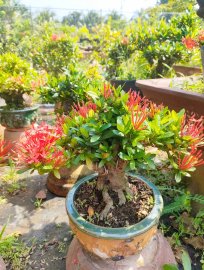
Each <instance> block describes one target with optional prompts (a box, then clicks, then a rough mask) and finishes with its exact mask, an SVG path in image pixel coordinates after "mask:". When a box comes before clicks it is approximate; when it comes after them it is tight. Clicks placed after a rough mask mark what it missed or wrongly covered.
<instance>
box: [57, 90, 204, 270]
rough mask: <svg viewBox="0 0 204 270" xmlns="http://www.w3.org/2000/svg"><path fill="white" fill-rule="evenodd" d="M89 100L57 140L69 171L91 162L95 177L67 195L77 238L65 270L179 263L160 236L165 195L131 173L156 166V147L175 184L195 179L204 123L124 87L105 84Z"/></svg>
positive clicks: (66, 122)
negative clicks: (192, 174)
mask: <svg viewBox="0 0 204 270" xmlns="http://www.w3.org/2000/svg"><path fill="white" fill-rule="evenodd" d="M88 94H89V96H90V99H89V101H88V102H87V103H85V104H84V103H82V104H78V105H77V106H75V109H74V110H73V111H72V112H71V113H70V117H68V118H67V119H66V120H65V123H64V124H63V130H64V136H63V137H62V138H61V140H60V142H59V144H60V145H61V146H62V147H63V148H64V149H66V151H65V155H66V159H67V164H66V165H67V166H72V165H73V164H74V165H77V164H81V163H82V164H83V163H85V164H86V165H87V166H88V167H89V168H92V169H93V170H94V171H96V172H97V173H96V174H93V175H91V176H88V177H85V178H84V179H81V180H80V181H79V182H77V183H76V184H75V185H74V187H73V188H72V189H71V190H70V191H69V193H68V197H67V203H66V207H67V212H68V216H69V224H70V226H71V228H72V230H73V232H74V233H75V235H76V238H77V240H76V238H75V240H74V241H73V242H72V244H71V246H70V249H69V252H68V255H67V269H69V270H72V269H89V270H90V269H96V268H94V267H96V266H97V267H98V269H112V268H113V265H114V266H115V267H118V268H116V269H120V267H122V266H123V267H124V268H123V269H129V268H130V267H132V268H131V269H139V268H138V267H139V266H143V267H145V266H146V267H148V266H149V267H150V265H152V264H153V265H154V264H155V265H157V267H161V266H162V265H163V264H165V263H170V262H173V263H175V260H174V257H173V254H172V252H171V250H170V248H169V246H168V244H167V243H166V242H165V240H161V238H159V237H158V234H157V224H158V221H159V217H160V215H161V211H162V198H161V195H160V193H159V191H158V190H157V188H156V187H155V186H154V185H153V184H152V183H150V182H149V181H148V180H146V179H145V178H144V177H142V176H138V175H135V173H133V172H130V171H134V170H135V169H136V168H143V169H144V168H148V167H151V168H155V163H154V157H155V155H154V154H152V153H151V152H149V151H147V148H148V146H153V147H157V148H158V150H160V151H165V152H166V154H167V156H168V163H169V166H170V167H171V168H172V170H174V172H175V180H176V182H179V181H181V178H182V176H190V174H189V173H190V172H191V171H194V170H195V167H196V166H199V165H202V164H203V163H204V161H203V159H202V158H201V151H200V149H199V147H200V146H202V145H203V123H202V119H198V120H196V119H194V118H190V119H189V120H187V119H186V118H185V112H184V110H181V111H180V112H179V113H176V112H175V111H171V110H169V109H168V108H167V107H163V106H161V105H160V106H157V105H156V104H155V103H153V102H151V101H149V100H147V99H146V98H141V97H140V96H139V95H138V94H137V93H135V92H131V91H130V92H129V93H126V94H125V93H124V92H123V91H121V88H118V89H114V88H110V87H109V86H107V85H105V86H104V88H103V89H102V90H95V91H92V92H88ZM143 196H144V197H143ZM144 198H145V199H144ZM143 199H144V201H143ZM153 239H154V241H153ZM159 239H160V240H159ZM155 243H157V244H156V246H154V244H155ZM147 250H148V251H149V253H148V252H147ZM150 250H151V251H150ZM145 252H147V253H148V255H146V257H145V261H143V262H142V263H141V261H140V260H139V257H140V255H141V256H143V255H144V254H146V253H145ZM154 252H155V253H154ZM153 253H154V254H160V255H159V258H158V257H157V256H154V255H153ZM91 254H93V255H91ZM132 256H133V257H132ZM138 256H139V257H138ZM149 256H150V257H151V258H150V257H149ZM133 258H134V259H133ZM133 262H134V263H133ZM140 263H141V264H140ZM77 267H78V268H77Z"/></svg>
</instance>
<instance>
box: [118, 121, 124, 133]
mask: <svg viewBox="0 0 204 270" xmlns="http://www.w3.org/2000/svg"><path fill="white" fill-rule="evenodd" d="M117 129H118V130H119V131H121V132H124V131H125V126H124V124H123V120H122V117H117Z"/></svg>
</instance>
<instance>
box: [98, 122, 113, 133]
mask: <svg viewBox="0 0 204 270" xmlns="http://www.w3.org/2000/svg"><path fill="white" fill-rule="evenodd" d="M109 127H111V124H110V123H109V124H104V125H102V126H101V127H100V128H99V131H100V132H101V131H104V130H106V129H108V128H109Z"/></svg>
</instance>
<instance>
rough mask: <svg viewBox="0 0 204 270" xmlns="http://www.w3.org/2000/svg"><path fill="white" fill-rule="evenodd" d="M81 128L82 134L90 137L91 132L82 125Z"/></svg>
mask: <svg viewBox="0 0 204 270" xmlns="http://www.w3.org/2000/svg"><path fill="white" fill-rule="evenodd" d="M79 130H80V132H81V134H82V135H83V136H84V137H85V138H88V137H89V133H88V131H87V130H86V129H85V128H83V127H81V128H80V129H79Z"/></svg>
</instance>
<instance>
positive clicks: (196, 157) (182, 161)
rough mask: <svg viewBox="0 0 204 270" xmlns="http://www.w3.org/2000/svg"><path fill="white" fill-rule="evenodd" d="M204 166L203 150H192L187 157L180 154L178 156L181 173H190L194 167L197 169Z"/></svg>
mask: <svg viewBox="0 0 204 270" xmlns="http://www.w3.org/2000/svg"><path fill="white" fill-rule="evenodd" d="M203 164H204V160H203V158H202V150H197V149H196V148H192V149H191V152H190V153H188V154H186V155H182V154H180V153H179V155H178V168H179V170H181V171H188V170H189V169H191V168H193V167H197V166H200V165H203Z"/></svg>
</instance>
